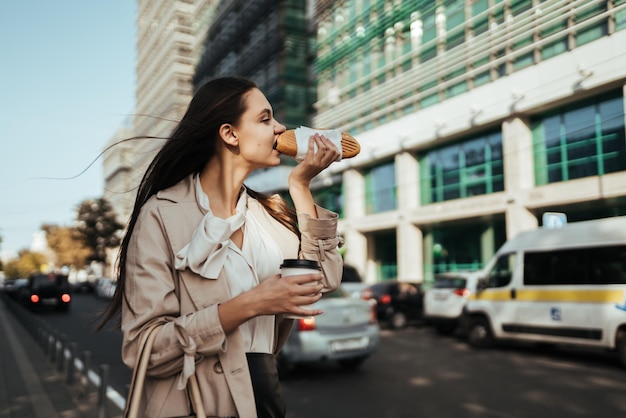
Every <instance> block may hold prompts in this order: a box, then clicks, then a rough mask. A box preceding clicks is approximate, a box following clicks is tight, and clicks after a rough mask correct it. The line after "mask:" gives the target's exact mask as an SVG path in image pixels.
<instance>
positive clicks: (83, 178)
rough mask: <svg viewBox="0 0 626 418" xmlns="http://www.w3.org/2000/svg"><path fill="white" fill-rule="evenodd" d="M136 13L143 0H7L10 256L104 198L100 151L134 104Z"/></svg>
mask: <svg viewBox="0 0 626 418" xmlns="http://www.w3.org/2000/svg"><path fill="white" fill-rule="evenodd" d="M136 14H137V6H136V0H106V1H88V0H54V1H50V0H31V1H10V0H2V1H0V237H2V243H0V255H2V256H3V257H4V258H6V257H7V256H8V255H10V254H16V253H17V252H18V251H19V250H22V249H29V248H30V246H31V243H32V240H33V236H34V234H36V233H37V232H39V231H40V230H41V225H42V224H55V225H59V226H71V225H72V223H73V221H74V220H75V219H76V209H77V208H78V206H79V205H80V203H81V202H82V201H84V200H86V199H91V198H99V197H102V195H103V193H104V179H103V176H102V157H100V158H98V155H99V154H100V152H101V151H102V150H103V148H104V146H105V144H106V143H107V142H108V141H109V140H110V139H111V138H112V137H113V135H114V134H115V131H116V130H117V129H118V128H119V127H120V126H122V125H123V124H125V123H127V122H128V121H130V120H131V115H132V113H133V111H134V106H135V79H136V77H135V65H136V51H135V44H136ZM94 160H96V161H95V162H94V163H93V165H92V166H91V167H89V168H88V169H87V167H88V166H89V165H90V164H91V163H92V162H93V161H94ZM85 169H87V170H86V171H85V172H84V173H82V174H81V172H83V170H85Z"/></svg>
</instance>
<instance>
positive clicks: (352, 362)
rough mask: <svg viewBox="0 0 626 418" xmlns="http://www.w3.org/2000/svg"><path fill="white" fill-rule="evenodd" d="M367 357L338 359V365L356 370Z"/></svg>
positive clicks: (345, 368)
mask: <svg viewBox="0 0 626 418" xmlns="http://www.w3.org/2000/svg"><path fill="white" fill-rule="evenodd" d="M366 358H367V357H355V358H351V359H347V360H339V365H340V366H341V368H342V369H344V370H356V369H358V368H359V367H360V366H361V364H363V362H364V361H365V359H366Z"/></svg>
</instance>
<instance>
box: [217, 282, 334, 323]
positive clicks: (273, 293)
mask: <svg viewBox="0 0 626 418" xmlns="http://www.w3.org/2000/svg"><path fill="white" fill-rule="evenodd" d="M311 283H313V284H311ZM322 287H323V286H322V274H321V273H320V274H302V275H298V276H287V277H281V276H280V275H276V276H274V277H270V278H269V279H266V280H264V281H262V282H261V283H260V284H259V285H258V286H255V287H253V288H252V289H250V290H248V291H247V292H244V293H242V294H240V295H239V296H236V297H234V298H232V299H230V300H228V301H226V302H223V303H220V304H219V306H218V313H219V316H220V322H221V324H222V329H223V330H224V332H225V333H226V334H228V333H230V332H232V331H234V330H235V329H237V327H239V325H241V324H243V323H244V322H246V321H248V320H249V319H251V318H254V317H257V316H259V315H277V314H291V315H299V316H315V315H319V314H321V313H323V312H322V310H321V309H304V308H302V306H306V305H310V304H312V303H315V302H317V301H318V300H320V298H321V297H322V293H321V291H322Z"/></svg>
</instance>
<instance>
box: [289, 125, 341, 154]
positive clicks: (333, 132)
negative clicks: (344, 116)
mask: <svg viewBox="0 0 626 418" xmlns="http://www.w3.org/2000/svg"><path fill="white" fill-rule="evenodd" d="M295 133H296V144H297V146H298V151H297V153H296V156H295V159H296V161H298V162H299V161H302V160H304V157H305V156H306V153H307V151H308V149H309V138H310V137H311V135H315V134H316V133H318V134H320V135H324V136H325V137H326V138H328V139H329V140H330V141H331V142H332V143H333V144H335V146H336V147H337V150H338V151H339V157H337V159H336V160H335V161H341V131H339V130H337V129H312V128H307V127H306V126H301V127H299V128H296V129H295ZM315 151H316V152H317V145H315Z"/></svg>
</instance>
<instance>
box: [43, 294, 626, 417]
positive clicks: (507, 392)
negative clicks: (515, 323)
mask: <svg viewBox="0 0 626 418" xmlns="http://www.w3.org/2000/svg"><path fill="white" fill-rule="evenodd" d="M73 303H74V305H73V306H72V309H71V311H70V312H69V313H68V314H56V313H40V314H38V315H39V316H40V317H41V318H42V319H44V320H45V321H46V322H48V323H49V324H50V325H51V326H53V327H54V328H56V329H57V330H59V331H60V332H63V333H65V334H66V335H67V339H68V341H74V342H76V343H77V344H78V347H79V350H90V351H91V352H92V365H96V364H100V363H106V364H108V365H109V367H110V382H111V386H112V387H114V388H115V389H116V390H117V391H118V392H120V393H123V392H124V390H125V385H126V383H127V382H128V381H129V379H130V371H129V370H128V369H127V368H126V367H125V366H124V365H122V364H121V362H120V360H119V349H120V342H121V339H120V335H119V333H118V332H116V331H110V330H108V331H105V332H100V333H96V332H95V331H94V330H93V320H94V319H95V318H96V317H97V313H98V312H99V311H101V310H102V309H103V308H104V306H105V304H106V302H104V301H101V300H98V299H96V298H95V297H94V296H93V295H76V296H75V298H74V301H73ZM283 390H284V394H285V398H286V401H287V406H288V415H287V418H320V417H322V418H335V417H376V418H405V417H406V418H414V417H455V418H457V417H485V418H487V417H489V418H490V417H516V418H525V417H529V418H538V417H541V418H543V417H614V416H626V415H625V414H626V370H625V369H623V368H622V367H621V366H620V365H619V362H618V360H617V357H616V356H615V355H614V354H612V353H606V352H604V351H584V350H580V349H563V348H552V349H545V348H544V349H541V348H537V347H535V346H531V345H513V344H505V345H501V346H499V347H498V348H495V349H491V350H474V349H471V348H469V347H468V346H467V344H465V342H464V341H463V340H462V339H459V338H456V337H442V336H439V335H437V334H435V333H434V332H433V331H432V330H431V329H430V328H427V327H410V328H407V329H405V330H400V331H390V330H383V331H382V339H381V346H380V349H379V350H378V352H377V353H375V354H374V355H373V356H372V357H371V358H370V359H368V360H367V361H366V362H365V363H364V364H363V366H362V367H361V368H360V369H359V370H356V371H354V372H346V371H344V370H342V369H340V368H339V367H338V366H336V365H334V364H316V365H312V366H307V367H301V368H299V369H297V370H295V371H294V372H293V373H292V374H291V375H289V376H288V377H287V378H285V379H284V380H283Z"/></svg>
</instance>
